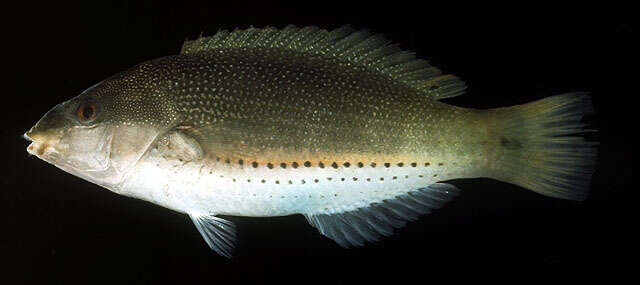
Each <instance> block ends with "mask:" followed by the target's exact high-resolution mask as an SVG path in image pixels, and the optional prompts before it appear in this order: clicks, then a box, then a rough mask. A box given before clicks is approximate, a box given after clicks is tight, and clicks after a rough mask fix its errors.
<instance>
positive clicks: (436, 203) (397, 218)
mask: <svg viewBox="0 0 640 285" xmlns="http://www.w3.org/2000/svg"><path fill="white" fill-rule="evenodd" d="M458 192H459V190H458V188H456V187H455V186H453V185H451V184H447V183H434V184H431V185H429V186H427V187H425V188H421V189H418V190H415V191H411V192H408V193H406V194H403V195H400V196H396V197H395V198H394V199H388V200H384V201H382V202H381V203H374V204H371V205H369V206H368V207H363V208H359V209H356V210H353V211H348V212H343V213H336V214H305V215H304V216H305V218H307V221H309V223H310V224H311V225H312V226H314V227H315V228H317V229H318V231H320V233H321V234H323V235H325V236H326V237H328V238H330V239H332V240H334V241H335V242H337V243H338V244H339V245H340V246H342V247H346V248H348V247H351V246H362V245H364V243H365V242H367V241H368V242H374V241H377V240H379V239H380V237H382V236H390V235H392V234H393V229H395V228H401V227H403V226H404V225H405V224H406V222H407V221H412V220H415V219H417V218H418V216H420V215H424V214H428V213H430V212H431V211H432V210H433V209H438V208H441V207H442V205H444V204H445V203H446V202H448V201H450V200H451V199H453V197H455V196H456V195H457V194H458Z"/></svg>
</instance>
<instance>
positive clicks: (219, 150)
mask: <svg viewBox="0 0 640 285" xmlns="http://www.w3.org/2000/svg"><path fill="white" fill-rule="evenodd" d="M464 89H465V85H464V83H463V82H462V81H461V80H459V79H458V78H456V77H455V76H452V75H442V74H441V72H440V71H439V70H438V69H437V68H435V67H432V66H431V65H429V64H428V62H427V61H425V60H420V59H417V58H415V56H414V54H412V53H409V52H405V51H402V50H400V49H399V48H398V47H397V46H395V45H389V44H388V41H387V40H386V39H385V38H384V37H382V36H380V35H373V34H371V33H369V32H368V31H355V30H353V29H351V28H349V27H342V28H339V29H336V30H333V31H327V30H322V29H319V28H316V27H306V28H297V27H294V26H288V27H286V28H284V29H283V30H276V29H273V28H265V29H254V28H249V29H247V30H235V31H233V32H228V31H221V32H218V33H217V34H215V35H214V36H211V37H201V38H198V39H196V40H194V41H187V42H185V43H184V45H183V47H182V51H181V53H180V54H177V55H172V56H167V57H163V58H159V59H155V60H151V61H147V62H144V63H141V64H139V65H137V66H134V67H133V68H131V69H129V70H127V71H124V72H122V73H119V74H116V75H114V76H112V77H111V78H108V79H106V80H104V81H102V82H101V83H99V84H96V85H95V86H93V87H91V88H89V89H88V90H86V91H85V92H83V93H82V94H80V95H79V96H78V97H75V98H73V99H71V100H69V101H67V102H64V103H61V104H60V105H58V106H56V107H54V108H53V109H52V110H51V111H49V112H48V113H47V114H46V115H45V116H44V117H43V118H42V119H41V120H40V121H39V122H38V123H37V124H36V125H35V126H34V127H33V128H32V129H31V130H30V131H29V132H27V133H26V134H25V137H27V138H28V139H30V140H33V143H32V145H30V146H29V148H28V151H29V152H30V153H33V154H35V155H37V156H38V157H40V158H42V159H44V160H46V161H48V162H50V163H52V164H54V165H56V166H58V167H60V168H62V169H64V170H65V171H68V172H70V173H72V174H74V175H77V176H79V177H82V178H84V179H87V180H89V181H91V182H94V183H97V184H99V185H102V186H104V187H106V188H108V189H110V190H112V191H114V192H116V193H119V194H123V195H127V196H132V197H136V198H140V199H144V200H147V201H150V202H153V203H156V204H159V205H162V206H164V207H167V208H170V209H173V210H176V211H179V212H183V213H187V214H189V215H190V216H191V218H192V220H193V221H194V223H195V224H196V226H197V228H198V230H200V232H201V233H202V235H203V237H204V238H205V241H206V242H207V243H208V244H209V246H210V247H211V248H212V249H214V250H216V251H217V252H218V253H220V254H222V255H225V256H230V249H231V247H232V241H233V227H232V224H231V223H230V222H227V221H224V220H222V219H220V218H217V217H215V216H211V215H218V214H227V215H240V216H278V215H289V214H297V213H300V214H304V215H305V217H307V219H308V220H309V222H310V223H311V225H313V226H314V227H316V228H318V230H319V231H320V232H321V233H322V234H324V235H326V236H328V237H330V238H331V239H333V240H335V241H336V242H337V243H339V244H340V245H342V246H345V247H346V246H351V245H362V244H363V242H364V241H375V240H377V239H378V238H379V237H380V236H382V235H390V234H391V233H392V232H393V228H398V227H401V226H403V225H404V223H405V222H406V221H408V220H412V219H415V218H416V217H417V216H418V215H419V214H426V213H429V212H430V211H431V210H432V209H436V208H439V207H441V206H442V205H443V204H444V203H445V202H447V201H449V200H451V199H452V197H453V196H455V195H456V194H457V193H458V190H457V189H456V188H455V187H454V186H452V185H450V184H447V183H441V182H442V181H445V180H448V179H455V178H469V177H490V178H494V179H498V180H502V181H506V182H509V183H514V184H517V185H520V186H523V187H526V188H529V189H531V190H533V191H536V192H538V193H541V194H544V195H547V196H552V197H559V198H566V199H575V200H582V199H584V198H585V197H586V190H585V189H586V188H587V184H588V181H589V176H590V173H591V171H592V168H593V157H594V156H595V149H594V148H593V144H592V143H588V142H585V141H584V140H583V139H582V138H580V137H574V136H572V135H573V134H575V133H579V132H582V131H584V124H582V123H581V122H580V118H581V117H582V115H584V114H585V113H588V112H589V110H590V106H591V104H590V101H589V98H588V97H587V96H586V95H585V94H582V93H573V94H564V95H558V96H554V97H549V98H546V99H542V100H539V101H536V102H533V103H530V104H525V105H521V106H513V107H507V108H498V109H490V110H474V109H467V108H460V107H456V106H452V105H448V104H445V103H441V102H440V101H438V100H439V99H442V98H448V97H454V96H458V95H460V94H462V93H463V91H464Z"/></svg>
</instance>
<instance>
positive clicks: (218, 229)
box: [189, 214, 236, 258]
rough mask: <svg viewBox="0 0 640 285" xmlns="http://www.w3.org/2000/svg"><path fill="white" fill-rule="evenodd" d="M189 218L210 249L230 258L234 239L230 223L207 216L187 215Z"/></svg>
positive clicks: (232, 226) (234, 234) (234, 232)
mask: <svg viewBox="0 0 640 285" xmlns="http://www.w3.org/2000/svg"><path fill="white" fill-rule="evenodd" d="M189 217H190V218H191V220H192V221H193V223H194V224H195V225H196V228H197V229H198V231H199V232H200V234H201V235H202V238H204V241H205V242H207V244H208V245H209V247H210V248H211V249H213V250H214V251H215V252H217V253H218V254H220V255H222V256H224V257H226V258H231V254H232V252H233V248H234V247H235V238H236V231H235V225H234V224H233V223H232V222H230V221H227V220H224V219H221V218H218V217H215V216H212V215H208V214H204V215H203V214H189Z"/></svg>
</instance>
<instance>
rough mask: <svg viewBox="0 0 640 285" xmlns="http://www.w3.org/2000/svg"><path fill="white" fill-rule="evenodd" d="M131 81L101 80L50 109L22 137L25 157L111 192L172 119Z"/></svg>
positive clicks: (157, 101) (155, 98) (158, 100)
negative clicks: (25, 148) (25, 146)
mask: <svg viewBox="0 0 640 285" xmlns="http://www.w3.org/2000/svg"><path fill="white" fill-rule="evenodd" d="M138 77H139V76H138ZM131 78H132V76H118V77H116V78H115V79H109V80H105V81H103V82H101V83H98V84H96V85H94V86H92V87H91V88H89V89H87V90H86V91H84V92H83V93H81V94H80V95H78V96H76V97H75V98H72V99H70V100H68V101H65V102H63V103H60V104H58V105H56V106H55V107H53V108H52V109H51V110H49V111H48V112H47V113H46V114H45V115H44V116H43V117H42V118H41V119H40V120H39V121H38V122H37V123H36V124H35V125H34V126H33V127H32V128H31V129H30V130H29V131H27V132H26V133H25V134H24V137H25V138H26V139H27V140H29V141H31V144H30V145H29V146H28V147H27V152H28V153H30V154H32V155H35V156H37V157H38V158H40V159H42V160H44V161H46V162H48V163H51V164H53V165H55V166H56V167H58V168H60V169H62V170H64V171H66V172H68V173H71V174H73V175H75V176H78V177H81V178H83V179H86V180H88V181H90V182H93V183H96V184H98V185H101V186H103V187H106V188H108V189H110V190H113V191H115V190H116V189H114V188H118V186H119V184H120V183H121V182H122V181H123V178H124V177H125V175H126V173H127V172H128V171H129V170H130V169H131V167H132V166H134V165H135V164H136V162H137V161H138V160H139V159H140V158H141V157H142V155H143V154H144V153H145V152H146V151H147V150H148V149H149V147H150V146H151V145H152V143H153V142H154V141H155V139H156V138H157V137H158V136H159V135H160V134H163V133H165V132H166V131H167V130H168V129H170V128H171V127H172V124H173V121H175V117H176V116H174V115H172V113H171V112H172V110H171V104H168V103H166V102H163V101H161V99H162V98H164V97H162V96H159V95H156V94H151V95H150V93H153V90H148V89H143V88H141V87H140V86H144V85H141V84H139V85H135V84H132V83H131V82H132V79H131ZM143 80H144V78H142V79H141V81H143ZM134 83H135V82H134ZM131 85H133V86H131ZM127 86H129V87H127ZM154 95H156V96H154ZM162 108H165V109H162ZM167 108H168V109H167Z"/></svg>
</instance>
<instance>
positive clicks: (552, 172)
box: [492, 92, 597, 201]
mask: <svg viewBox="0 0 640 285" xmlns="http://www.w3.org/2000/svg"><path fill="white" fill-rule="evenodd" d="M492 111H493V114H494V116H493V118H494V120H492V122H494V123H493V126H494V130H495V135H497V136H498V137H497V139H498V140H499V143H498V147H497V151H496V152H495V156H494V160H493V161H495V166H494V167H495V172H493V175H492V176H494V177H493V178H496V179H498V180H501V181H504V182H508V183H512V184H516V185H519V186H521V187H524V188H527V189H530V190H532V191H534V192H537V193H540V194H542V195H545V196H550V197H555V198H562V199H569V200H578V201H582V200H585V199H586V198H587V195H588V191H589V184H590V181H591V175H592V173H593V169H594V165H595V160H596V155H597V150H596V147H595V146H596V145H597V142H590V141H587V140H585V139H584V137H582V136H576V135H579V134H584V133H586V132H590V131H594V130H592V129H587V128H586V126H587V124H585V123H584V122H582V118H583V117H584V116H585V115H587V114H589V113H592V112H593V105H592V103H591V99H590V97H589V96H587V94H586V93H582V92H576V93H568V94H562V95H557V96H552V97H548V98H544V99H541V100H538V101H534V102H531V103H528V104H524V105H518V106H512V107H506V108H498V109H493V110H492Z"/></svg>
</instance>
